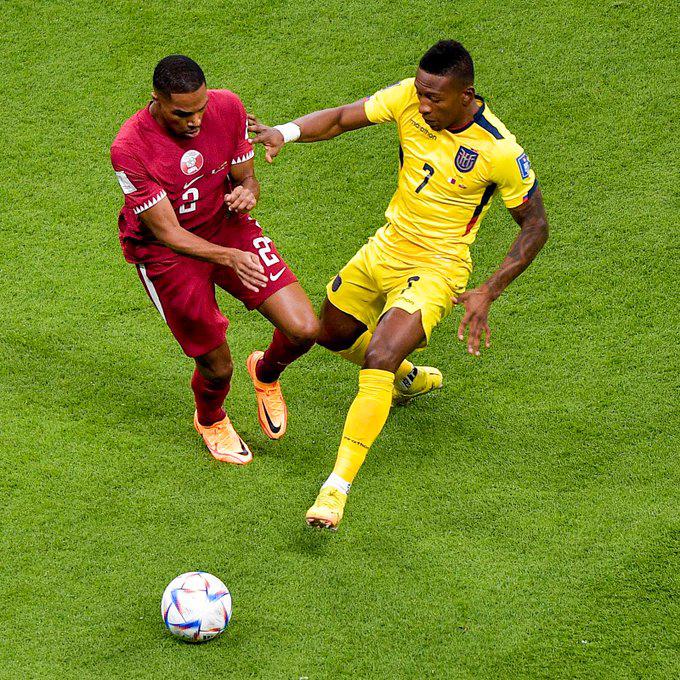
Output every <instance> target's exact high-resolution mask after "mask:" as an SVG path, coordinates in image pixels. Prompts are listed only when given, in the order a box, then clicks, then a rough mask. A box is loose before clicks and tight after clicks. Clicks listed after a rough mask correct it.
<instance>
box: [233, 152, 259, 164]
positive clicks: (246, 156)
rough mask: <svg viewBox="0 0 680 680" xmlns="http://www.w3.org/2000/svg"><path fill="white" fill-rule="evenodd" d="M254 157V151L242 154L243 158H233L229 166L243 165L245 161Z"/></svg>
mask: <svg viewBox="0 0 680 680" xmlns="http://www.w3.org/2000/svg"><path fill="white" fill-rule="evenodd" d="M254 155H255V152H254V151H249V152H248V153H244V154H243V156H238V157H237V158H234V160H233V161H232V162H231V164H232V165H238V164H239V163H245V162H246V161H249V160H250V159H251V158H252V157H253V156H254Z"/></svg>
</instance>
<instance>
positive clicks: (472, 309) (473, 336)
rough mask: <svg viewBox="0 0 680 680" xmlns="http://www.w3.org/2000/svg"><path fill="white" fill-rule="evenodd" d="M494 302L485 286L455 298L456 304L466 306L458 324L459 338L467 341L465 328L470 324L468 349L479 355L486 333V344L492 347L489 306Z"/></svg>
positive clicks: (487, 346) (471, 352)
mask: <svg viewBox="0 0 680 680" xmlns="http://www.w3.org/2000/svg"><path fill="white" fill-rule="evenodd" d="M492 302H493V300H492V298H491V295H490V294H489V292H488V291H487V290H486V289H485V288H484V287H481V288H474V289H473V290H468V291H467V292H465V293H462V294H461V295H459V296H458V297H457V298H455V299H454V300H453V303H454V304H456V305H463V306H464V307H465V314H464V315H463V319H462V320H461V322H460V326H458V339H459V340H461V341H462V342H465V329H466V328H467V327H468V326H469V331H468V339H467V350H468V352H469V353H470V354H474V355H475V356H479V354H480V352H479V346H480V344H481V342H482V333H483V334H484V346H485V347H486V348H487V349H488V348H489V347H491V329H490V328H489V307H491V303H492Z"/></svg>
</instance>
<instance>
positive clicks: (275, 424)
mask: <svg viewBox="0 0 680 680" xmlns="http://www.w3.org/2000/svg"><path fill="white" fill-rule="evenodd" d="M263 354H264V352H259V351H256V352H253V353H252V354H251V355H250V356H249V357H248V359H247V361H246V368H247V369H248V374H249V375H250V379H251V380H252V381H253V387H254V388H255V397H256V398H257V419H258V420H259V421H260V427H261V428H262V431H263V432H264V433H265V434H266V435H267V436H268V437H269V438H270V439H281V437H283V435H284V434H286V427H287V426H288V407H287V406H286V402H285V400H284V398H283V393H282V392H281V383H280V382H279V381H278V380H277V381H276V382H273V383H263V382H261V381H260V380H258V379H257V374H256V372H255V367H256V366H257V362H258V361H259V360H260V359H261V358H262V355H263Z"/></svg>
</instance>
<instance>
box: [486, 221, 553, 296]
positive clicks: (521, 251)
mask: <svg viewBox="0 0 680 680" xmlns="http://www.w3.org/2000/svg"><path fill="white" fill-rule="evenodd" d="M547 240H548V223H547V222H544V223H543V224H536V225H532V226H530V227H525V228H523V229H522V231H521V232H520V233H519V235H518V236H517V238H516V239H515V241H514V243H513V244H512V247H511V248H510V251H509V252H508V254H507V255H506V257H505V259H504V260H503V262H502V263H501V266H500V267H499V268H498V269H497V270H496V271H495V272H494V273H493V274H492V275H491V276H490V277H489V278H488V279H487V280H486V281H485V282H484V284H482V285H483V287H484V288H486V289H487V290H488V292H489V295H490V296H491V299H492V300H495V299H496V298H497V297H498V296H499V295H500V294H501V293H502V292H503V291H504V290H505V289H506V288H507V287H508V286H509V285H510V284H511V283H512V282H513V281H514V280H515V279H516V278H517V277H518V276H519V275H520V274H521V273H522V272H523V271H524V270H525V269H526V268H527V267H528V266H529V265H530V264H531V263H532V262H533V260H534V258H535V257H536V255H538V253H539V252H540V250H541V248H543V246H544V245H545V243H546V241H547Z"/></svg>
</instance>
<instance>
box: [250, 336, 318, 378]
mask: <svg viewBox="0 0 680 680" xmlns="http://www.w3.org/2000/svg"><path fill="white" fill-rule="evenodd" d="M313 344H314V341H313V340H305V341H304V342H302V343H299V344H296V343H294V342H293V341H292V340H289V339H288V338H287V337H286V336H285V335H284V334H283V333H282V332H281V331H280V330H279V329H278V328H277V329H275V330H274V337H273V338H272V341H271V343H270V345H269V347H268V348H267V350H266V351H265V353H264V356H263V357H262V358H261V359H260V360H259V361H258V362H257V366H256V367H255V374H256V375H257V379H258V380H261V381H262V382H264V383H272V382H276V381H277V380H278V379H279V376H280V375H281V373H282V372H283V369H284V368H285V367H286V366H288V364H291V363H293V361H295V360H296V359H297V358H298V357H301V356H302V355H303V354H305V352H308V351H309V350H310V349H311V347H312V345H313Z"/></svg>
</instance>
